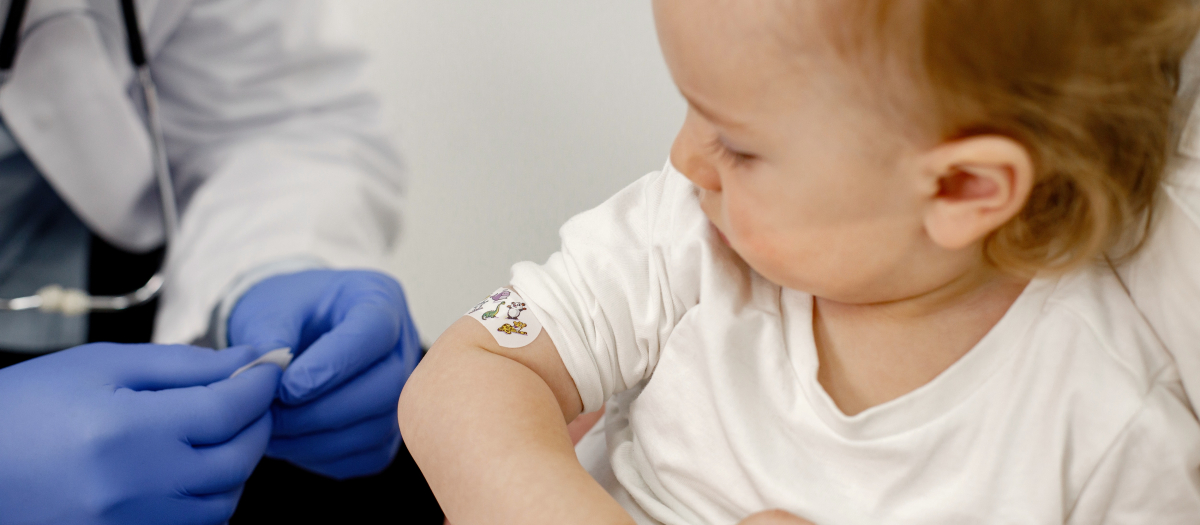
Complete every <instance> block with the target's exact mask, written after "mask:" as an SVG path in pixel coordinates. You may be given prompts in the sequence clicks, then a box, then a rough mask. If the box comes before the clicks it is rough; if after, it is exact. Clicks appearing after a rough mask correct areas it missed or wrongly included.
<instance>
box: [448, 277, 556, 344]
mask: <svg viewBox="0 0 1200 525" xmlns="http://www.w3.org/2000/svg"><path fill="white" fill-rule="evenodd" d="M466 315H467V317H470V318H472V319H475V320H476V321H479V322H480V323H481V324H483V326H485V327H487V329H488V332H489V333H491V334H492V337H494V338H495V339H496V342H497V343H500V346H502V347H504V348H521V347H523V346H525V345H528V344H529V343H532V342H533V340H534V339H537V336H538V334H540V333H541V332H542V323H540V322H538V319H537V317H536V316H534V315H533V312H530V311H529V308H528V307H527V306H526V305H525V300H524V299H522V298H521V296H520V295H517V293H516V292H515V291H513V290H511V289H509V288H501V289H499V290H496V291H495V292H494V293H492V295H490V296H488V298H487V299H484V300H483V301H481V302H480V303H479V304H477V305H475V307H474V308H472V309H471V311H469V312H467V313H466Z"/></svg>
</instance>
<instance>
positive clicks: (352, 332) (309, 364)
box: [280, 300, 404, 404]
mask: <svg viewBox="0 0 1200 525" xmlns="http://www.w3.org/2000/svg"><path fill="white" fill-rule="evenodd" d="M403 315H404V312H402V311H398V309H397V307H396V306H395V305H393V304H390V303H386V302H382V301H379V300H364V301H360V302H358V303H357V304H355V305H354V306H352V307H350V309H349V310H348V311H347V312H346V315H345V317H344V318H343V319H342V320H341V322H340V323H338V324H337V325H336V326H334V327H333V329H332V330H330V331H329V332H326V333H325V334H324V335H322V336H321V337H320V338H319V339H317V340H316V341H315V342H313V344H312V345H311V346H309V347H308V349H306V350H305V351H304V352H303V353H301V354H300V355H299V356H297V357H296V360H295V361H293V362H292V365H291V366H290V367H288V369H287V372H286V373H284V375H283V383H282V388H281V389H280V399H281V400H282V401H283V402H284V403H288V404H301V403H306V402H308V401H310V400H312V399H315V398H317V397H319V396H321V395H322V394H324V393H325V392H328V391H330V390H332V389H334V388H337V387H338V386H339V385H341V384H342V383H344V382H345V381H346V380H348V379H350V378H352V377H354V376H356V375H358V374H359V373H361V372H362V371H363V370H366V369H367V367H369V366H371V365H372V364H373V363H375V362H376V361H379V360H380V359H383V358H384V357H386V356H387V355H388V354H389V353H391V351H392V349H393V348H394V347H395V345H396V342H397V341H399V340H400V335H401V334H400V320H401V316H403Z"/></svg>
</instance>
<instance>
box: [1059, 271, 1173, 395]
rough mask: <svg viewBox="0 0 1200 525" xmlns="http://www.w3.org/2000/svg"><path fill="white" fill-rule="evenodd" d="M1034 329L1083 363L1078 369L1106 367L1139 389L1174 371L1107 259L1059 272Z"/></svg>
mask: <svg viewBox="0 0 1200 525" xmlns="http://www.w3.org/2000/svg"><path fill="white" fill-rule="evenodd" d="M1035 330H1036V331H1037V333H1036V334H1035V338H1036V339H1037V340H1039V341H1043V342H1045V343H1048V344H1047V345H1046V346H1050V347H1057V348H1058V349H1059V351H1060V352H1062V353H1063V355H1062V357H1063V358H1065V359H1067V360H1070V361H1072V364H1073V365H1074V366H1083V368H1081V373H1086V372H1083V371H1085V370H1088V369H1091V368H1111V369H1113V371H1114V372H1115V373H1117V374H1118V375H1120V376H1122V377H1123V379H1124V381H1122V382H1123V383H1127V384H1128V386H1129V387H1131V388H1133V389H1134V390H1135V391H1137V392H1141V393H1142V394H1144V393H1145V392H1147V391H1148V390H1149V389H1150V388H1151V387H1152V386H1153V384H1154V383H1155V382H1157V381H1160V380H1162V379H1164V378H1168V379H1169V377H1171V376H1172V374H1175V375H1177V373H1176V372H1175V363H1174V360H1173V359H1172V358H1171V355H1170V353H1169V352H1167V350H1166V348H1165V347H1164V346H1163V345H1162V342H1161V341H1160V340H1159V338H1158V336H1157V335H1156V334H1155V333H1154V330H1153V329H1152V328H1151V327H1150V325H1149V323H1147V322H1146V320H1145V318H1144V317H1143V316H1142V314H1141V312H1140V311H1139V310H1138V309H1137V307H1136V306H1135V305H1134V303H1133V300H1132V299H1131V298H1130V296H1129V293H1128V291H1126V289H1125V286H1124V285H1123V284H1122V283H1121V280H1120V279H1119V278H1118V276H1117V274H1116V273H1115V272H1114V271H1113V270H1112V269H1111V268H1110V267H1108V266H1107V265H1103V266H1101V265H1096V266H1089V267H1086V268H1083V269H1081V270H1077V271H1075V272H1072V273H1070V274H1067V275H1065V276H1063V277H1061V278H1059V279H1058V280H1057V283H1056V284H1055V289H1054V291H1053V292H1052V293H1051V294H1050V296H1049V297H1048V299H1047V301H1046V303H1045V305H1044V311H1043V316H1042V317H1041V319H1040V321H1039V322H1038V324H1037V327H1036V328H1035ZM1039 346H1041V345H1039ZM1042 351H1048V352H1053V351H1055V349H1054V348H1046V349H1044V350H1042ZM1095 371H1096V370H1093V372H1095Z"/></svg>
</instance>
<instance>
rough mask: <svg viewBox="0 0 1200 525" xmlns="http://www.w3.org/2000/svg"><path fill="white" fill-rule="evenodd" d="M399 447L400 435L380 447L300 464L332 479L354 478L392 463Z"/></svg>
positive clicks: (371, 472)
mask: <svg viewBox="0 0 1200 525" xmlns="http://www.w3.org/2000/svg"><path fill="white" fill-rule="evenodd" d="M399 448H400V435H399V434H397V435H396V438H395V440H394V441H392V442H391V443H388V444H386V445H384V446H382V447H379V448H375V449H371V450H368V451H365V452H361V453H358V454H355V455H352V456H347V457H344V458H341V459H337V460H333V461H330V462H328V463H313V464H307V463H306V464H300V466H301V467H303V468H304V469H306V470H309V471H312V472H316V473H317V474H321V475H323V476H326V477H330V478H333V479H347V478H356V477H359V476H369V475H371V474H378V473H379V472H381V471H383V469H385V468H387V466H388V465H390V464H391V463H392V459H393V458H395V457H396V451H397V450H398V449H399Z"/></svg>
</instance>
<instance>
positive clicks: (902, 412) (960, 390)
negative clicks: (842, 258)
mask: <svg viewBox="0 0 1200 525" xmlns="http://www.w3.org/2000/svg"><path fill="white" fill-rule="evenodd" d="M1057 286H1058V279H1042V278H1039V279H1034V280H1033V281H1031V282H1030V283H1029V285H1028V286H1026V287H1025V290H1024V291H1023V292H1021V295H1020V296H1018V297H1017V300H1016V301H1014V302H1013V304H1012V306H1011V307H1009V309H1008V311H1007V312H1005V314H1004V316H1003V317H1001V319H1000V321H999V322H997V323H996V325H995V326H993V327H992V329H991V330H989V331H988V333H987V334H986V335H985V336H984V337H983V339H981V340H980V341H979V342H978V343H976V345H975V346H974V347H973V348H971V350H970V351H968V352H967V353H966V355H964V356H963V357H962V358H960V359H959V360H958V361H956V362H955V363H954V364H953V365H950V367H949V368H947V369H946V370H945V371H943V372H942V373H941V374H939V375H938V376H937V377H935V378H934V379H933V380H932V381H930V382H929V383H926V384H925V385H923V386H921V387H920V388H917V389H916V390H913V391H912V392H909V393H907V394H905V395H903V396H900V397H898V398H896V399H893V400H891V401H888V402H886V403H883V404H880V405H877V406H874V407H871V408H869V409H867V410H864V411H863V412H860V413H858V414H855V415H853V416H847V415H846V414H845V413H843V412H842V411H841V409H840V408H838V406H837V404H836V403H834V401H833V398H831V397H830V396H829V394H828V393H827V392H826V391H825V388H824V387H823V386H821V383H820V381H819V380H818V379H817V368H818V366H819V361H818V358H817V348H816V342H815V339H814V334H813V322H812V316H813V300H814V299H813V296H812V295H809V294H806V293H803V292H797V291H793V290H787V289H784V290H783V292H782V293H783V300H782V305H783V306H784V308H785V311H784V315H785V317H786V318H788V319H791V320H793V322H787V323H784V326H786V327H787V328H788V329H789V330H788V332H789V333H786V334H785V337H786V338H787V342H788V348H789V349H790V350H789V353H790V355H789V358H790V360H791V363H792V369H793V371H794V372H795V374H796V379H797V380H798V382H799V383H800V386H801V388H802V391H803V392H804V395H805V396H806V397H807V398H808V403H809V405H810V406H811V407H812V409H813V411H814V412H815V413H816V414H817V415H818V417H820V418H821V420H822V421H823V422H824V423H825V424H826V425H827V426H828V427H829V429H830V430H832V431H833V432H835V433H837V434H838V435H840V436H842V437H844V438H846V439H854V440H868V439H880V438H884V437H888V436H891V435H895V434H900V433H903V432H906V431H909V430H913V429H915V428H918V427H920V426H922V425H925V424H926V423H929V422H930V421H932V420H934V419H937V418H938V417H940V416H942V415H944V414H946V413H947V412H949V411H950V410H952V409H953V408H954V407H955V406H957V405H958V404H960V403H962V402H963V401H964V400H966V399H967V398H968V397H970V396H971V394H973V393H974V392H975V391H977V390H978V389H979V388H980V387H981V386H982V385H983V384H984V383H985V382H986V381H987V379H988V378H990V377H991V376H992V375H993V374H994V373H995V372H996V371H997V370H998V369H999V368H1001V365H1002V364H1003V363H1005V362H1007V361H1008V360H1010V359H1012V358H1014V356H1015V354H1016V353H1017V351H1016V350H1019V348H1020V345H1019V344H1018V343H1020V342H1021V341H1022V340H1023V339H1024V338H1025V335H1026V333H1027V332H1028V331H1029V329H1030V328H1031V327H1032V326H1033V325H1034V323H1035V322H1036V320H1037V319H1038V317H1040V316H1041V313H1042V310H1043V307H1044V305H1045V303H1046V301H1047V300H1048V299H1049V298H1050V296H1051V295H1052V294H1053V292H1054V290H1055V289H1056V288H1057ZM789 310H790V311H789Z"/></svg>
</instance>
